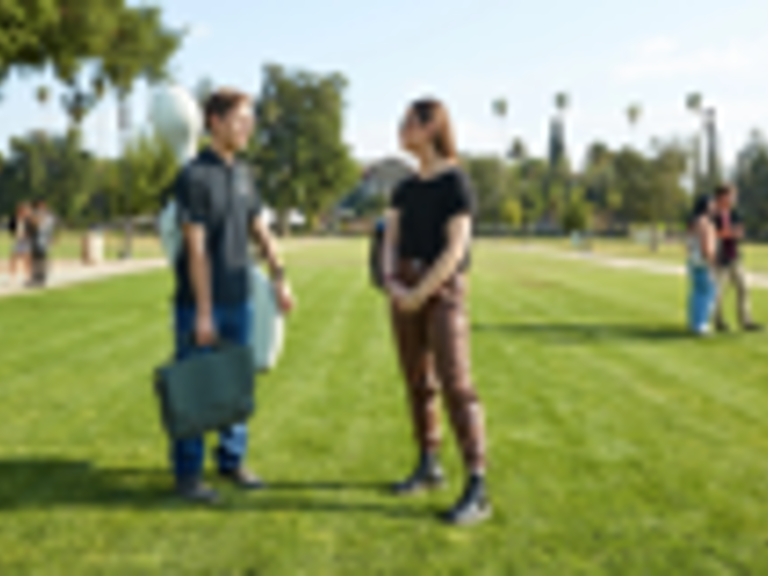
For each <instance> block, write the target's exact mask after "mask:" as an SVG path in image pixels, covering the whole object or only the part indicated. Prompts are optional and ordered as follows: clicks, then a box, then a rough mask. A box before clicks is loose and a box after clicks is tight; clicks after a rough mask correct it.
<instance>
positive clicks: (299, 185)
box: [249, 65, 359, 234]
mask: <svg viewBox="0 0 768 576" xmlns="http://www.w3.org/2000/svg"><path fill="white" fill-rule="evenodd" d="M346 86H347V82H346V79H345V78H344V77H343V76H341V75H340V74H328V75H320V74H314V73H310V72H306V71H295V72H294V71H288V70H286V69H284V68H283V67H281V66H277V65H269V66H267V67H266V68H265V69H264V79H263V83H262V88H261V96H260V98H259V99H258V105H257V116H258V118H259V122H258V124H257V132H256V138H255V141H254V145H253V146H252V149H251V150H250V151H249V158H250V161H251V163H252V164H253V166H254V169H255V173H256V176H257V179H258V182H259V188H260V190H261V192H262V195H263V196H264V198H265V199H266V200H267V202H268V203H270V204H271V205H272V206H273V207H274V208H275V209H276V210H277V212H278V214H279V216H280V230H281V232H282V233H283V234H286V233H287V232H288V230H289V216H290V212H291V210H294V209H298V210H301V211H302V212H304V215H305V216H306V218H307V220H308V221H309V222H310V223H311V225H312V226H314V227H316V226H317V225H318V224H319V222H320V216H321V215H322V214H323V213H324V212H325V211H327V210H329V209H330V208H332V207H333V205H334V204H335V202H336V201H337V200H338V198H339V196H340V195H342V194H344V193H346V192H348V191H349V190H350V189H351V188H352V187H353V186H354V184H355V182H356V181H357V180H358V177H359V169H358V167H357V164H356V163H355V162H354V160H353V159H352V156H351V153H350V151H349V148H348V146H347V145H346V144H345V143H344V141H343V128H344V126H343V121H344V119H343V110H344V92H345V90H346Z"/></svg>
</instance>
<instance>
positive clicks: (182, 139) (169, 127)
mask: <svg viewBox="0 0 768 576" xmlns="http://www.w3.org/2000/svg"><path fill="white" fill-rule="evenodd" d="M149 120H150V122H151V124H152V126H154V129H155V132H156V133H157V134H158V136H160V137H161V138H162V139H163V140H165V141H166V142H167V143H168V144H169V145H170V146H171V148H172V149H173V151H174V152H175V153H176V157H177V158H178V160H179V162H180V163H181V164H186V163H187V162H189V161H190V160H191V159H192V158H193V157H194V156H195V154H196V153H197V146H198V142H199V140H200V136H201V135H202V134H203V124H204V122H203V113H202V110H201V109H200V105H199V104H198V103H197V101H196V100H195V99H194V97H193V96H192V95H191V94H190V93H189V92H188V91H187V90H185V89H184V88H182V87H181V86H163V87H162V88H158V89H157V90H155V92H154V94H153V96H152V101H151V105H150V109H149Z"/></svg>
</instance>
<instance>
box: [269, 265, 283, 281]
mask: <svg viewBox="0 0 768 576" xmlns="http://www.w3.org/2000/svg"><path fill="white" fill-rule="evenodd" d="M284 280H285V268H284V267H283V266H275V267H274V268H273V269H272V281H273V282H283V281H284Z"/></svg>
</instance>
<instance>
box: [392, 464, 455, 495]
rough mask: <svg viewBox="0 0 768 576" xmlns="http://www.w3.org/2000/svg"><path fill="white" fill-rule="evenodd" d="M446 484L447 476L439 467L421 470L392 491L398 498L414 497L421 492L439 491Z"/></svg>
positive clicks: (395, 486) (396, 485)
mask: <svg viewBox="0 0 768 576" xmlns="http://www.w3.org/2000/svg"><path fill="white" fill-rule="evenodd" d="M444 484H445V475H444V474H443V471H442V470H441V469H440V468H439V467H434V468H431V469H427V468H419V469H418V470H416V472H414V473H413V475H411V476H410V477H409V478H407V479H405V480H403V481H402V482H400V483H399V484H395V485H394V486H393V487H392V491H393V492H394V494H395V495H396V496H414V495H416V494H420V493H421V492H428V491H431V490H437V489H439V488H442V487H443V485H444Z"/></svg>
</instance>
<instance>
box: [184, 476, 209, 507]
mask: <svg viewBox="0 0 768 576" xmlns="http://www.w3.org/2000/svg"><path fill="white" fill-rule="evenodd" d="M176 494H178V496H179V497H180V498H182V499H183V500H186V501H187V502H191V503H194V504H208V505H213V504H218V503H219V494H218V492H216V491H215V490H213V489H212V488H209V487H208V486H206V485H205V484H203V483H202V482H200V481H199V480H195V481H190V482H180V483H178V484H177V485H176Z"/></svg>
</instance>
